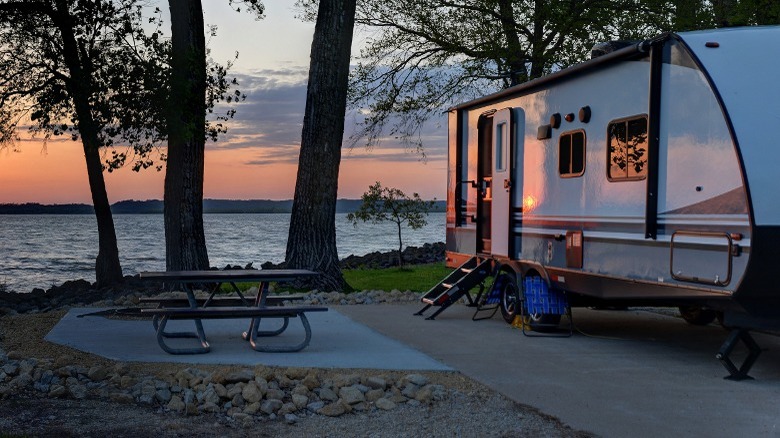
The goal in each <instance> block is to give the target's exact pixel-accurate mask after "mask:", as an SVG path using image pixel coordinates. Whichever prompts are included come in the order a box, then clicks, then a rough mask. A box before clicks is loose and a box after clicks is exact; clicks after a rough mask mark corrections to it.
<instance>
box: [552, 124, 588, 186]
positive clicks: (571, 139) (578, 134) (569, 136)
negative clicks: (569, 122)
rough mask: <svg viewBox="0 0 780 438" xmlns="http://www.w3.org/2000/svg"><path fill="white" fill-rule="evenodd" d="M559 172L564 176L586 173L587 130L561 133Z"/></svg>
mask: <svg viewBox="0 0 780 438" xmlns="http://www.w3.org/2000/svg"><path fill="white" fill-rule="evenodd" d="M558 173H560V175H561V176H562V177H572V176H581V175H582V174H583V173H585V131H574V132H564V133H563V134H561V138H560V140H559V141H558Z"/></svg>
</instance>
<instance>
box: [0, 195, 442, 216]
mask: <svg viewBox="0 0 780 438" xmlns="http://www.w3.org/2000/svg"><path fill="white" fill-rule="evenodd" d="M360 202H361V201H360V200H359V199H339V200H337V201H336V213H351V212H353V211H355V210H357V209H358V207H359V206H360ZM445 209H446V205H445V202H444V201H436V202H435V204H434V207H433V209H431V212H432V213H437V212H444V211H445ZM203 212H204V213H207V214H208V213H210V214H214V213H220V214H241V213H290V212H292V200H291V199H287V200H278V201H277V200H269V199H254V200H229V199H204V200H203ZM94 213H95V210H94V209H93V208H92V206H91V205H89V204H38V203H25V204H0V215H3V214H8V215H11V214H14V215H16V214H85V215H86V214H89V215H91V214H94ZM111 213H113V214H162V213H163V202H162V201H160V200H147V201H135V200H127V201H119V202H117V203H115V204H112V205H111Z"/></svg>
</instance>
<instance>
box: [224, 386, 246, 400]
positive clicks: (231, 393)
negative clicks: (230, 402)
mask: <svg viewBox="0 0 780 438" xmlns="http://www.w3.org/2000/svg"><path fill="white" fill-rule="evenodd" d="M244 386H246V385H245V384H243V383H242V384H240V385H233V386H232V387H229V388H228V389H227V398H233V397H235V396H236V394H241V392H242V391H243V390H244Z"/></svg>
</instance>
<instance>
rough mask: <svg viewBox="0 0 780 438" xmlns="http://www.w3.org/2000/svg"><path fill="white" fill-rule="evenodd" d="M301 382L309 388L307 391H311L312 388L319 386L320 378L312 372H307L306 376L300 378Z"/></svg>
mask: <svg viewBox="0 0 780 438" xmlns="http://www.w3.org/2000/svg"><path fill="white" fill-rule="evenodd" d="M301 384H302V385H303V386H305V387H307V388H309V391H311V390H313V389H314V388H316V387H318V386H320V379H318V378H317V376H316V375H314V374H313V373H309V374H307V375H306V377H304V378H303V380H301Z"/></svg>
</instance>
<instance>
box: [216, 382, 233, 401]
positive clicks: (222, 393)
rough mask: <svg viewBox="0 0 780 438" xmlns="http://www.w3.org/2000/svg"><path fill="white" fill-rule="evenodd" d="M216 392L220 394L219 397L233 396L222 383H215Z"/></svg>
mask: <svg viewBox="0 0 780 438" xmlns="http://www.w3.org/2000/svg"><path fill="white" fill-rule="evenodd" d="M214 392H215V393H216V394H217V395H218V396H219V398H232V397H228V391H227V388H225V386H224V385H222V384H221V383H217V384H216V385H214Z"/></svg>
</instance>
